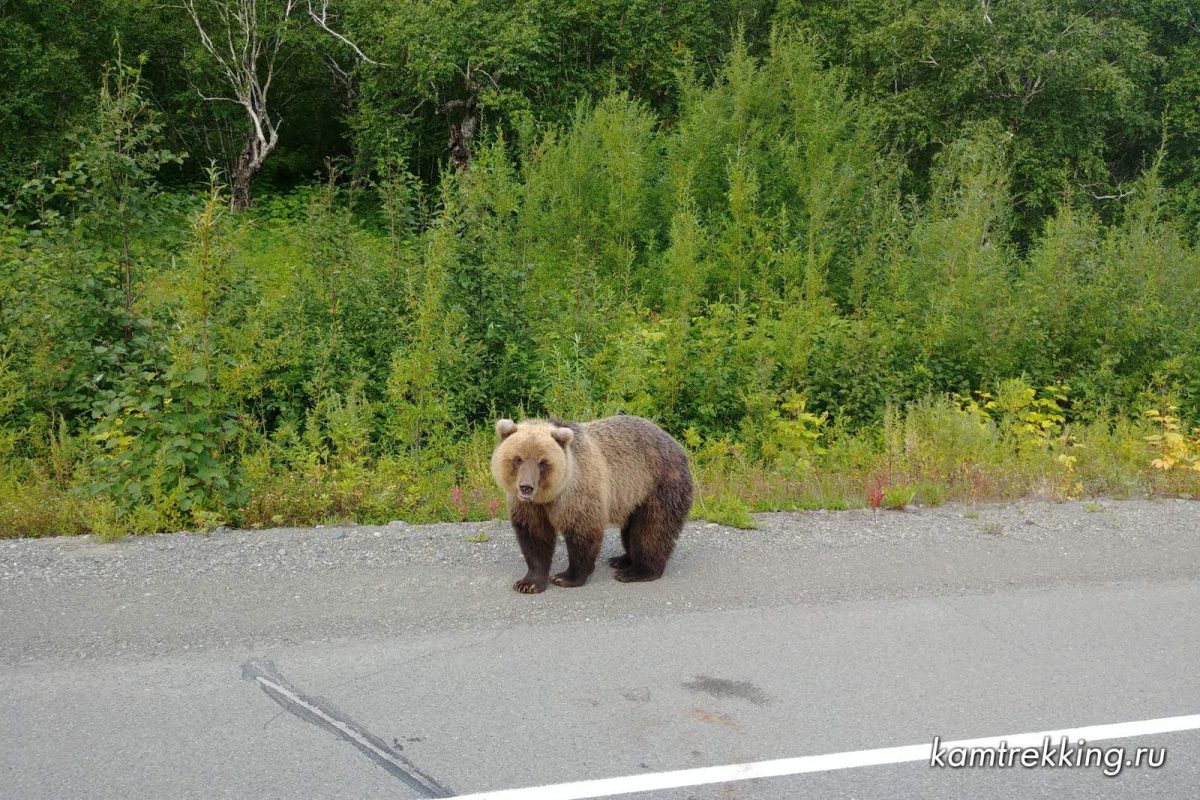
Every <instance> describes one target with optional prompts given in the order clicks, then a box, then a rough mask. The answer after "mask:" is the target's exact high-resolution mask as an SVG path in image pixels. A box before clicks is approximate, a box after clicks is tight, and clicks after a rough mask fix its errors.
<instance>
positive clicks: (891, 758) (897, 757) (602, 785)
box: [457, 714, 1200, 800]
mask: <svg viewBox="0 0 1200 800" xmlns="http://www.w3.org/2000/svg"><path fill="white" fill-rule="evenodd" d="M1197 729H1200V714H1192V715H1190V716H1184V717H1166V718H1163V719H1147V720H1140V721H1138V722H1117V723H1113V724H1111V725H1092V726H1089V727H1084V728H1066V729H1064V730H1058V731H1040V732H1038V733H1012V734H1009V735H1007V736H988V737H985V738H982V739H963V740H960V741H956V742H942V743H941V745H942V746H943V747H945V748H946V749H952V748H965V747H999V746H1000V743H1001V742H1004V743H1006V744H1007V745H1008V746H1009V747H1010V748H1017V747H1037V746H1039V745H1041V744H1042V741H1043V740H1044V739H1046V738H1047V737H1049V738H1050V740H1051V741H1057V740H1059V739H1060V738H1062V737H1063V736H1065V737H1067V738H1068V739H1071V740H1075V739H1084V740H1086V741H1087V742H1102V741H1104V740H1106V739H1129V738H1133V737H1136V736H1150V735H1152V734H1157V733H1175V732H1178V731H1193V730H1197ZM931 741H932V739H931ZM930 747H931V742H923V743H921V744H910V745H904V746H902V747H884V748H880V749H878V750H852V751H849V752H845V753H827V754H825V755H820V756H801V757H799V758H781V759H776V760H774V761H753V762H749V763H745V764H729V765H726V766H723V767H701V768H699V769H681V770H675V771H673V772H655V773H650V774H648V775H647V774H642V775H626V776H625V777H622V778H601V779H599V780H593V781H576V782H574V783H556V784H552V785H549V786H531V787H529V788H526V789H503V790H500V791H494V792H479V793H478V794H464V795H459V796H458V798H457V800H585V799H586V798H592V797H612V796H614V795H621V794H634V793H635V792H650V791H655V790H661V789H679V788H681V787H685V786H704V785H706V784H713V783H732V782H733V781H745V780H751V779H753V778H776V777H780V776H783V775H802V774H805V773H810V772H830V771H832V770H838V769H853V768H855V767H874V766H880V765H882V764H903V763H906V762H910V761H928V760H929V756H930V752H931V750H930Z"/></svg>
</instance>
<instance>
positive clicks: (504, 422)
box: [496, 419, 517, 439]
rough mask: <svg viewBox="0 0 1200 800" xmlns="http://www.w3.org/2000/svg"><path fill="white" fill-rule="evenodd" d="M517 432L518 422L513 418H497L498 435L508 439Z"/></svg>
mask: <svg viewBox="0 0 1200 800" xmlns="http://www.w3.org/2000/svg"><path fill="white" fill-rule="evenodd" d="M516 432H517V423H515V422H513V421H512V420H511V419H498V420H496V435H497V436H499V437H500V438H501V439H507V438H508V437H509V436H512V435H513V434H514V433H516Z"/></svg>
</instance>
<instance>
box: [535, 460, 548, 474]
mask: <svg viewBox="0 0 1200 800" xmlns="http://www.w3.org/2000/svg"><path fill="white" fill-rule="evenodd" d="M538 469H540V470H541V471H542V472H545V471H546V470H548V469H550V462H549V461H547V460H546V459H544V458H543V459H542V460H541V461H539V462H538Z"/></svg>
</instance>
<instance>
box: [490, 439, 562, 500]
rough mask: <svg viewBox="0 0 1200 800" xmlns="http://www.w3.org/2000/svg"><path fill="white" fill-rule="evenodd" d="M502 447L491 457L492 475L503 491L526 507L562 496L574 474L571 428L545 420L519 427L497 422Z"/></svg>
mask: <svg viewBox="0 0 1200 800" xmlns="http://www.w3.org/2000/svg"><path fill="white" fill-rule="evenodd" d="M496 436H498V437H499V438H500V443H499V444H497V445H496V450H495V452H493V453H492V475H493V476H494V477H495V478H496V483H497V484H499V486H500V488H501V489H503V490H505V491H506V492H508V493H509V495H510V496H511V497H515V498H517V499H518V500H519V501H521V502H525V503H549V502H550V501H551V500H554V499H555V498H556V497H558V496H559V494H561V493H562V490H563V488H564V487H565V486H566V484H567V479H568V478H569V477H570V472H571V466H572V464H571V462H572V459H571V451H570V445H571V440H572V439H574V438H575V432H574V431H572V430H571V429H570V428H566V427H563V426H561V425H555V424H554V423H552V422H546V421H544V420H527V421H525V422H522V423H521V424H520V425H518V424H517V423H515V422H513V421H512V420H511V419H502V420H499V421H497V422H496Z"/></svg>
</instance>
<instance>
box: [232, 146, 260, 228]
mask: <svg viewBox="0 0 1200 800" xmlns="http://www.w3.org/2000/svg"><path fill="white" fill-rule="evenodd" d="M254 143H255V142H254V133H253V132H251V133H250V135H249V136H248V137H247V139H246V146H245V147H243V148H242V154H241V155H240V156H238V160H237V163H236V164H234V167H233V173H232V175H231V176H230V178H231V180H230V184H231V187H230V190H231V191H230V197H229V205H230V207H231V208H232V209H233V210H234V211H245V210H246V209H247V208H249V207H250V204H251V203H252V202H253V198H252V196H251V194H250V182H251V181H253V180H254V175H255V173H257V172H258V165H257V164H256V163H255V161H256V159H255V158H254Z"/></svg>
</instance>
